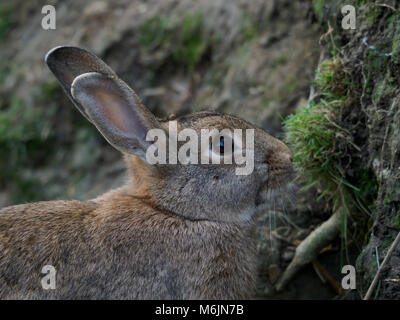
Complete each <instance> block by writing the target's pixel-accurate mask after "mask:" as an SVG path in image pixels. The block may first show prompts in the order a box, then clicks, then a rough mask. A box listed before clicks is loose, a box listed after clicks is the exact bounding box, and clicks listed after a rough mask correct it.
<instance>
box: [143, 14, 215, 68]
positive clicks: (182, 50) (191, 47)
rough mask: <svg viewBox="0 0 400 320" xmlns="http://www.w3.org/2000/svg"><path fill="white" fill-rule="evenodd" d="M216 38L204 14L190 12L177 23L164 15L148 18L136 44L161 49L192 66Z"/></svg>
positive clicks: (147, 48)
mask: <svg viewBox="0 0 400 320" xmlns="http://www.w3.org/2000/svg"><path fill="white" fill-rule="evenodd" d="M219 39H220V35H219V34H218V33H217V32H215V30H211V28H209V27H208V25H207V23H206V22H205V18H204V15H203V13H202V12H192V13H188V14H186V15H185V16H183V17H182V18H181V19H179V21H178V22H174V20H173V19H170V18H168V17H165V16H160V17H154V18H151V19H149V20H148V21H146V22H145V23H144V24H143V26H142V28H141V31H140V36H139V37H138V43H139V45H141V46H142V47H143V48H144V49H145V50H154V49H157V50H159V51H160V52H162V51H164V52H166V53H168V54H170V55H171V56H172V60H173V61H174V62H177V63H183V64H184V65H185V66H186V67H188V68H189V69H193V68H194V66H195V65H196V64H197V63H199V62H200V60H201V59H202V58H203V56H204V54H205V53H206V51H207V49H209V48H210V47H212V46H213V44H215V42H216V41H218V40H219Z"/></svg>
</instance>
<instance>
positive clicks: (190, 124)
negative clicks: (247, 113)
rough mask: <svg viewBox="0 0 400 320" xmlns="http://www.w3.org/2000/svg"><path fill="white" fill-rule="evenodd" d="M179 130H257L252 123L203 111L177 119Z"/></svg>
mask: <svg viewBox="0 0 400 320" xmlns="http://www.w3.org/2000/svg"><path fill="white" fill-rule="evenodd" d="M176 120H177V122H178V126H179V129H185V128H191V129H194V130H196V131H200V130H201V129H211V128H216V129H220V130H222V129H231V130H234V129H256V127H255V126H253V125H252V124H251V123H249V122H247V121H245V120H243V119H240V118H238V117H235V116H232V115H227V114H221V113H218V112H213V111H201V112H196V113H192V114H190V115H185V116H181V117H179V118H177V119H176Z"/></svg>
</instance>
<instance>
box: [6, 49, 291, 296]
mask: <svg viewBox="0 0 400 320" xmlns="http://www.w3.org/2000/svg"><path fill="white" fill-rule="evenodd" d="M45 61H46V63H47V65H48V67H49V68H50V70H51V71H52V72H53V73H54V75H55V77H56V78H57V79H58V81H59V82H60V84H61V86H62V88H63V89H64V91H65V93H66V94H67V96H68V97H69V98H70V99H71V101H72V102H73V104H74V105H75V106H76V108H77V109H78V110H79V111H80V112H81V113H82V115H83V116H84V117H85V118H87V120H89V121H90V122H91V123H92V124H93V125H94V126H95V127H96V128H97V129H98V131H99V132H100V133H101V134H102V135H103V136H104V138H105V139H106V140H107V141H108V142H109V143H110V144H111V145H112V146H113V147H115V148H116V149H117V150H119V151H120V152H121V153H122V154H123V156H124V159H125V161H126V163H127V176H128V177H129V179H127V182H126V184H125V185H124V186H122V187H120V188H118V189H114V190H111V191H109V192H107V193H105V194H103V195H100V196H99V197H97V198H95V199H92V200H89V201H74V200H72V201H62V200H56V201H44V202H37V203H28V204H21V205H15V206H10V207H6V208H3V209H2V210H0V299H249V298H252V297H254V294H255V286H256V274H257V271H256V268H257V253H256V236H255V218H254V217H255V213H256V212H257V208H259V207H261V206H262V205H263V204H265V203H267V202H268V197H267V193H268V192H269V191H271V190H276V189H278V188H280V187H281V186H283V185H285V184H287V183H288V182H289V181H290V179H291V177H292V171H293V170H292V155H291V152H290V150H289V148H288V147H287V146H286V145H285V144H284V143H283V142H281V141H280V140H278V139H276V138H274V137H272V136H270V135H269V134H267V133H266V132H265V131H263V130H262V129H260V128H257V127H256V126H254V125H252V124H250V123H248V122H247V121H245V120H242V119H241V118H239V117H236V116H233V115H227V114H221V113H217V112H214V111H201V112H196V113H193V114H189V115H183V116H179V117H175V118H174V117H171V118H169V119H159V118H156V117H155V116H154V115H153V114H152V113H151V112H150V111H149V110H148V109H147V108H146V107H145V106H144V105H143V104H142V102H141V100H140V99H139V98H138V96H137V95H136V93H135V92H134V91H133V89H131V88H130V87H129V86H128V85H127V84H126V83H125V82H123V81H122V80H120V79H119V78H118V76H117V75H116V74H115V73H114V71H113V70H112V69H111V68H110V67H109V66H108V65H106V64H105V63H104V62H103V61H102V60H101V59H99V58H98V57H97V56H95V55H94V54H92V53H90V52H89V51H86V50H84V49H81V48H77V47H68V46H62V47H56V48H54V49H52V50H50V51H49V52H48V53H47V55H46V58H45ZM171 119H174V121H176V122H177V125H178V130H179V131H180V130H183V129H184V128H191V129H193V130H195V131H196V132H199V131H200V130H201V129H202V128H231V129H254V170H253V172H252V173H251V174H248V175H236V174H235V168H236V167H237V165H236V164H235V163H233V164H225V163H224V164H220V165H218V164H208V165H207V164H180V163H177V164H168V163H167V164H150V163H148V161H147V160H146V156H145V150H146V149H147V148H148V147H149V145H151V143H152V142H149V141H147V140H146V138H145V137H146V133H147V132H148V131H149V130H150V129H154V128H158V129H161V130H163V131H167V128H168V125H169V122H170V121H172V120H171ZM220 156H223V155H220ZM47 265H49V266H52V267H54V271H55V277H54V286H53V287H50V288H48V287H47V288H46V287H45V286H43V279H44V277H45V276H46V275H47V273H46V272H43V267H44V266H47Z"/></svg>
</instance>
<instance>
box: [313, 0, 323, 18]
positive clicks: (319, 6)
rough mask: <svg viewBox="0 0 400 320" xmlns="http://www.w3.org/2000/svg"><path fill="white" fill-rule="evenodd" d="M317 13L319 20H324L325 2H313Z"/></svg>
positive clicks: (319, 0) (314, 0)
mask: <svg viewBox="0 0 400 320" xmlns="http://www.w3.org/2000/svg"><path fill="white" fill-rule="evenodd" d="M312 4H313V8H314V11H315V13H316V14H317V16H318V19H320V20H322V18H323V9H324V6H325V0H313V2H312Z"/></svg>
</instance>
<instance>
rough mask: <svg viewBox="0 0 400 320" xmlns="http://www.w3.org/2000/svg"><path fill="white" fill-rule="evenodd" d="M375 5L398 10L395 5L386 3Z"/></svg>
mask: <svg viewBox="0 0 400 320" xmlns="http://www.w3.org/2000/svg"><path fill="white" fill-rule="evenodd" d="M375 5H376V6H378V7H385V8H389V9H392V10H393V11H397V9H396V8H395V7H392V6H390V5H388V4H386V3H375Z"/></svg>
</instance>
